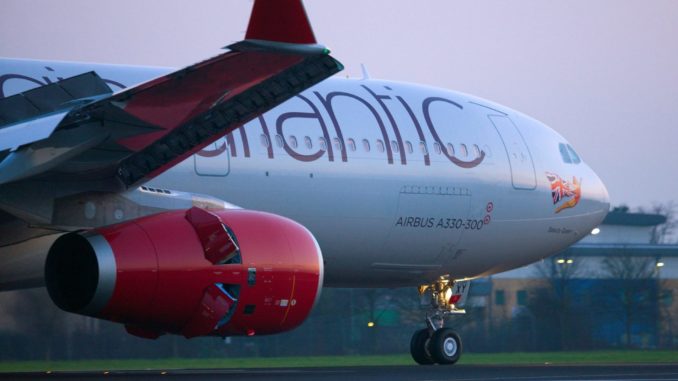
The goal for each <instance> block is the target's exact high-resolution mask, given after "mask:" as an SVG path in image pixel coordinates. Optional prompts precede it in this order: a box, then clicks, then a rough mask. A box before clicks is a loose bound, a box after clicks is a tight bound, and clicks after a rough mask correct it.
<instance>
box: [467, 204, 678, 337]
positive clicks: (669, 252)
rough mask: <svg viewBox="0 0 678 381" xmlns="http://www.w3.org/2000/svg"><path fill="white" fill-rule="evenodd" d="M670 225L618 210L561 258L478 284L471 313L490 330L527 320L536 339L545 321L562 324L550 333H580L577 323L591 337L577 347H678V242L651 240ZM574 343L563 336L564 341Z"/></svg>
mask: <svg viewBox="0 0 678 381" xmlns="http://www.w3.org/2000/svg"><path fill="white" fill-rule="evenodd" d="M665 222H666V218H665V217H664V216H662V215H657V214H644V213H629V212H628V211H627V210H626V209H615V210H613V211H612V212H610V213H609V214H608V216H607V217H606V218H605V220H604V221H603V223H602V224H601V225H600V226H599V227H598V228H597V229H594V230H593V231H592V232H591V234H589V235H588V236H587V237H585V238H584V239H582V240H581V241H580V242H578V243H577V244H575V245H573V246H572V247H570V248H568V249H566V250H564V251H562V252H560V253H558V254H557V255H555V256H553V257H551V258H548V259H545V260H543V261H541V262H538V263H535V264H531V265H529V266H525V267H522V268H519V269H515V270H511V271H508V272H505V273H501V274H497V275H494V276H492V277H489V278H486V279H479V280H477V281H474V285H473V286H472V287H471V298H470V300H469V304H470V306H469V308H476V309H480V310H482V315H483V317H484V319H485V320H486V322H485V323H486V325H487V327H491V326H492V324H495V322H498V321H505V320H506V319H524V320H526V321H527V323H526V324H527V325H528V326H530V327H532V331H531V332H530V334H532V335H538V334H539V333H538V332H536V331H537V330H536V329H535V328H534V327H536V326H539V325H540V324H542V325H543V323H544V322H543V320H545V319H544V317H545V316H546V317H549V316H552V317H554V320H559V321H556V322H555V323H553V324H554V327H553V328H554V329H557V330H560V332H562V334H563V335H567V334H568V327H566V325H568V324H571V325H572V330H575V331H576V330H577V328H576V327H577V325H579V326H580V328H579V329H580V332H573V333H572V334H573V335H574V334H581V333H582V332H581V331H587V332H583V334H587V335H588V336H587V337H586V338H578V339H577V340H583V341H584V342H575V343H574V344H572V345H574V346H575V347H578V346H583V347H609V346H620V347H621V346H626V345H629V344H630V345H631V346H634V347H643V348H653V347H675V346H676V345H678V300H676V299H677V298H676V297H677V296H678V295H676V291H675V290H676V289H678V245H675V244H674V245H667V244H656V243H652V242H656V241H657V237H656V232H657V229H656V228H657V226H659V225H661V224H663V223H665ZM542 307H543V308H542ZM549 308H550V309H551V310H550V311H549V310H547V309H549ZM565 310H567V311H565ZM536 315H539V316H536ZM556 316H557V317H558V318H559V319H555V317H556ZM577 320H579V322H577ZM488 329H489V328H488ZM539 339H540V338H533V339H531V340H533V341H535V342H536V341H538V340H539ZM556 339H558V338H556ZM569 339H570V338H569V337H564V338H560V341H561V344H562V341H567V340H569ZM554 340H555V339H554ZM573 340H574V339H573ZM565 346H566V345H565ZM566 347H567V346H566ZM526 349H530V348H526ZM555 349H558V348H555ZM565 349H566V348H565Z"/></svg>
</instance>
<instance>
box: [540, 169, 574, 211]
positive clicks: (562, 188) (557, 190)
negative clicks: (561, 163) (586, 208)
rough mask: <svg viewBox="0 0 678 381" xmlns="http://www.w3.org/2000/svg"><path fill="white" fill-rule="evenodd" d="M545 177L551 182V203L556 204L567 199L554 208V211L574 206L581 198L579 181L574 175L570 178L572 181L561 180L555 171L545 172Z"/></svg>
mask: <svg viewBox="0 0 678 381" xmlns="http://www.w3.org/2000/svg"><path fill="white" fill-rule="evenodd" d="M546 178H547V179H548V180H549V181H550V182H551V197H552V201H553V205H556V204H558V203H559V202H561V201H564V200H565V199H569V200H567V201H566V202H564V203H563V204H562V205H560V206H559V207H557V208H556V213H559V212H560V211H562V210H563V209H567V208H574V207H575V206H576V205H577V204H578V203H579V199H580V198H581V181H577V178H576V177H573V178H572V183H569V182H568V181H566V180H563V179H562V178H560V176H558V175H557V174H555V173H551V172H546Z"/></svg>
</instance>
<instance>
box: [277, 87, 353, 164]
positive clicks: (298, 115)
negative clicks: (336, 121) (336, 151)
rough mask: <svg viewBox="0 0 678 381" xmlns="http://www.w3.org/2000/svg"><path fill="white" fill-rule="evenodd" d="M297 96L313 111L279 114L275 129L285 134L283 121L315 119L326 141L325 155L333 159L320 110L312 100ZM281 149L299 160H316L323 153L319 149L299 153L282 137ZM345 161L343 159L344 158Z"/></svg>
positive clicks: (323, 151)
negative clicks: (308, 153) (307, 152)
mask: <svg viewBox="0 0 678 381" xmlns="http://www.w3.org/2000/svg"><path fill="white" fill-rule="evenodd" d="M296 97H297V98H299V99H301V100H303V101H304V102H306V104H307V105H309V106H310V107H311V109H312V110H313V112H286V113H284V114H281V115H280V116H279V117H278V120H277V121H276V124H275V127H276V131H277V132H278V134H279V135H280V136H285V135H284V133H283V124H284V123H285V121H287V120H289V119H293V118H304V119H316V120H318V122H319V123H320V128H321V129H322V132H323V136H324V137H325V141H326V142H327V157H328V158H329V161H334V155H333V153H332V144H331V142H330V135H329V133H328V132H327V126H326V125H325V121H324V120H323V118H322V116H321V115H320V111H318V108H317V107H315V105H314V104H313V102H311V101H310V100H309V99H308V98H306V97H304V96H303V95H300V94H299V95H297V96H296ZM283 149H284V150H285V152H287V154H288V155H290V156H291V157H292V158H294V159H296V160H299V161H306V162H308V161H314V160H318V159H319V158H321V157H322V156H323V155H324V154H325V150H323V149H319V150H318V151H317V152H316V153H314V154H311V155H303V154H300V153H298V152H296V151H294V150H293V149H292V147H290V145H289V144H288V143H287V139H283ZM344 161H345V160H344Z"/></svg>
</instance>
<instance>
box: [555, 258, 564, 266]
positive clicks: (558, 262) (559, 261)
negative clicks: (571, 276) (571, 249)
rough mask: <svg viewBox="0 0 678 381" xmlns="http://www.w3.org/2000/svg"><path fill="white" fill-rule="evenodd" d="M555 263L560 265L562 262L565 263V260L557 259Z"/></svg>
mask: <svg viewBox="0 0 678 381" xmlns="http://www.w3.org/2000/svg"><path fill="white" fill-rule="evenodd" d="M556 263H557V264H559V265H562V264H563V263H565V260H564V259H559V260H557V261H556Z"/></svg>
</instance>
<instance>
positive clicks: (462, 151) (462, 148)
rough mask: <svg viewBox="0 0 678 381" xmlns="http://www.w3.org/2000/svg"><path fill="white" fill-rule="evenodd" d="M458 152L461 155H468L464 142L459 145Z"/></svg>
mask: <svg viewBox="0 0 678 381" xmlns="http://www.w3.org/2000/svg"><path fill="white" fill-rule="evenodd" d="M459 154H461V157H467V156H468V149H467V148H466V144H460V145H459Z"/></svg>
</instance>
